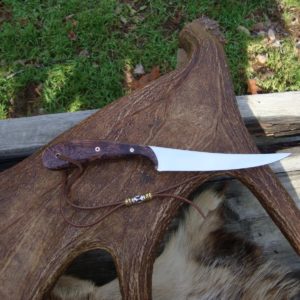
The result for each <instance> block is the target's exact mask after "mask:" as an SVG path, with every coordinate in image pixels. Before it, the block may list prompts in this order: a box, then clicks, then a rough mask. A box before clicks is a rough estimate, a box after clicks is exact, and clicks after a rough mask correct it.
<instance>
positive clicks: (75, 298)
mask: <svg viewBox="0 0 300 300" xmlns="http://www.w3.org/2000/svg"><path fill="white" fill-rule="evenodd" d="M223 198H224V196H222V194H220V193H217V192H216V191H214V190H211V189H209V190H206V191H204V192H202V193H201V194H200V195H198V196H196V197H195V199H194V201H195V203H197V204H198V205H199V207H201V209H202V210H203V212H204V214H205V219H203V218H201V217H200V216H199V214H198V213H197V212H196V210H195V209H193V208H192V207H189V208H188V209H187V210H186V212H185V214H184V217H183V219H182V220H181V222H180V224H179V226H178V228H177V230H176V231H175V232H173V233H172V234H171V236H170V238H169V240H168V242H167V243H166V245H165V248H164V251H163V252H162V254H161V255H160V256H159V257H158V258H157V259H156V261H155V264H154V271H153V280H152V286H153V287H152V295H153V299H154V300H171V299H172V300H182V299H188V300H196V299H201V300H209V299H230V300H234V299H245V300H246V299H255V300H257V299H264V300H268V299H276V300H277V299H278V300H279V299H293V300H295V299H300V281H299V279H297V278H293V276H292V275H291V273H290V271H289V270H287V269H285V268H284V267H282V266H279V265H277V264H276V263H275V262H274V261H271V260H268V259H266V258H265V257H264V255H263V252H262V250H261V248H260V247H259V246H258V245H256V244H254V243H253V242H251V241H249V240H247V239H245V237H242V236H240V235H238V234H236V233H232V232H230V231H228V229H226V227H225V223H226V222H225V221H226V210H225V209H224V206H223V205H222V203H223ZM51 299H55V300H71V299H72V300H84V299H90V300H92V299H93V300H94V299H95V300H96V299H97V300H117V299H121V295H120V290H119V285H118V280H117V279H115V280H113V281H111V282H110V283H108V284H106V285H103V286H100V287H99V286H96V285H95V284H94V283H92V282H91V281H86V280H81V279H77V278H75V277H71V276H66V275H64V276H62V277H61V278H60V279H59V280H58V282H57V283H56V285H55V287H54V289H53V290H52V292H51Z"/></svg>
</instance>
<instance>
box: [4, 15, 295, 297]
mask: <svg viewBox="0 0 300 300" xmlns="http://www.w3.org/2000/svg"><path fill="white" fill-rule="evenodd" d="M180 44H181V47H182V48H184V49H185V50H186V52H187V54H188V57H189V60H188V63H187V64H186V65H185V66H184V67H183V68H181V69H179V70H176V71H174V72H171V73H169V74H167V75H165V76H163V77H161V78H159V79H158V80H156V81H155V82H152V83H150V84H149V85H147V86H146V87H145V88H144V89H142V90H139V91H137V92H135V93H133V94H131V95H130V96H127V97H123V98H121V99H119V100H118V101H115V102H113V103H112V104H110V105H108V106H106V107H105V108H104V109H102V110H100V111H98V112H97V113H96V114H94V115H92V116H91V117H89V118H88V119H86V120H84V121H83V122H81V123H80V124H79V125H77V126H75V127H74V128H72V129H71V130H69V131H67V132H66V133H64V134H62V135H60V136H59V137H58V138H56V139H55V140H54V141H53V142H52V143H51V145H53V144H55V143H58V142H66V141H70V140H72V139H106V140H112V141H118V142H122V143H130V144H131V143H134V144H143V145H149V144H150V145H157V146H164V147H177V148H185V149H192V150H198V151H211V152H225V153H226V152H233V153H258V150H257V148H256V146H255V143H254V142H253V141H252V139H251V137H250V135H249V133H248V131H247V129H246V127H245V126H244V124H243V122H242V119H241V117H240V115H239V111H238V108H237V105H236V103H235V96H234V93H233V87H232V83H231V79H230V75H229V71H228V66H227V62H226V58H225V55H224V51H223V47H222V45H221V44H220V42H219V41H218V39H217V38H216V37H215V36H214V35H212V34H210V33H209V31H207V30H206V29H205V26H204V24H203V23H202V22H201V21H200V20H196V21H194V22H192V23H190V24H188V25H187V26H186V27H185V28H184V29H183V30H182V32H181V34H180ZM48 146H49V145H48ZM42 153H43V149H42V150H40V151H38V152H37V153H36V154H34V155H33V156H31V157H30V158H28V159H26V160H24V161H23V162H21V163H20V164H18V165H17V166H15V167H13V168H11V169H9V170H7V171H5V172H2V173H1V174H0V187H1V193H0V201H1V202H0V230H1V236H0V243H1V244H0V266H1V267H0V268H1V269H0V280H1V286H0V299H16V300H17V299H26V300H27V299H41V298H42V296H43V294H44V293H45V292H46V291H47V290H48V289H49V288H50V287H51V286H52V285H53V283H54V282H55V280H56V278H57V277H58V276H59V275H60V274H61V273H62V272H63V270H64V269H65V268H66V267H67V266H68V265H69V263H70V262H71V261H72V260H73V259H74V258H75V257H76V256H78V255H79V254H80V253H82V252H85V251H88V250H91V249H97V248H102V249H105V250H107V251H108V252H110V253H111V255H112V257H113V259H114V261H115V263H116V267H117V272H118V276H119V279H120V289H121V293H122V296H123V299H130V300H134V299H141V300H147V299H151V274H152V266H153V261H154V256H155V255H154V254H155V250H156V248H157V246H158V243H159V241H160V239H161V237H162V236H163V234H164V232H165V230H166V227H167V225H168V224H169V223H170V221H171V220H172V218H173V216H174V215H175V213H176V212H177V210H178V208H179V206H180V203H178V202H177V201H175V200H174V201H170V200H168V201H164V200H162V199H161V200H159V201H158V200H156V201H152V202H147V203H145V204H142V205H138V206H133V207H128V208H124V209H122V210H119V211H117V212H115V213H114V214H113V215H111V216H110V217H109V218H107V219H106V220H105V221H104V222H102V223H101V224H98V225H96V226H94V227H91V228H84V229H78V228H74V227H72V226H69V225H67V224H66V223H64V221H63V219H62V217H61V216H60V214H59V205H58V203H59V199H60V198H61V197H63V186H62V184H61V182H62V177H63V175H62V174H61V172H59V171H51V170H48V169H46V168H45V167H44V166H43V164H42ZM228 174H229V175H232V176H234V177H238V178H239V179H240V180H241V181H242V182H243V183H245V184H246V185H247V186H248V187H249V188H250V189H251V190H252V191H253V192H254V193H255V195H256V196H257V197H258V199H259V201H260V202H261V203H262V205H263V207H264V208H265V209H266V210H267V211H268V213H269V215H270V216H271V217H272V219H273V221H274V222H275V224H276V225H277V226H278V227H279V228H280V230H281V231H282V232H283V234H284V235H285V236H286V238H287V239H288V240H289V242H290V243H291V244H292V246H293V247H294V248H295V249H296V250H297V251H298V253H300V223H299V220H300V218H299V217H300V214H299V210H298V209H297V207H296V206H295V204H294V202H293V200H292V199H291V198H290V197H289V195H288V194H287V192H286V191H285V189H284V188H283V187H282V186H281V184H280V182H279V181H278V180H277V178H276V176H275V175H274V173H273V172H272V171H271V170H270V169H269V168H268V167H264V168H253V169H251V170H250V169H249V170H244V171H233V172H230V173H228ZM216 175H221V173H217V172H215V173H202V176H201V177H199V179H198V180H197V182H192V183H189V184H185V185H183V186H182V187H181V188H177V189H176V191H174V193H175V194H176V195H181V196H187V195H189V194H190V193H191V192H192V191H193V190H194V189H195V188H196V187H197V186H199V185H201V184H202V183H203V182H205V181H207V180H208V179H209V178H211V177H213V176H216ZM191 176H192V174H190V173H184V174H183V173H180V174H174V173H172V174H170V173H158V172H156V171H155V170H154V169H153V166H152V164H151V162H150V161H149V160H147V159H143V158H136V159H130V160H127V159H123V160H121V161H120V160H117V161H113V162H111V161H109V162H108V161H105V162H101V164H91V165H90V166H89V167H88V168H87V169H86V171H85V173H84V175H83V176H82V177H81V178H80V180H79V181H78V182H77V184H76V186H74V190H73V192H74V195H76V196H77V202H78V203H80V204H84V205H97V204H101V203H102V204H105V203H112V202H114V201H119V200H121V199H125V198H127V197H128V196H132V195H135V194H139V193H143V192H148V191H151V192H152V191H153V192H155V191H157V190H160V189H163V188H166V187H168V186H169V185H173V184H176V183H178V182H180V181H182V180H184V179H187V178H190V177H191ZM64 209H65V212H66V213H67V214H68V215H69V217H70V218H72V219H73V220H75V221H76V222H78V223H89V222H91V221H93V220H94V219H95V218H97V216H99V215H101V214H104V213H105V212H107V211H106V210H102V211H98V212H94V213H92V214H90V213H88V214H87V213H83V212H78V211H74V210H72V209H70V208H69V207H67V206H65V207H64Z"/></svg>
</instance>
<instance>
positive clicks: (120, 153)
mask: <svg viewBox="0 0 300 300" xmlns="http://www.w3.org/2000/svg"><path fill="white" fill-rule="evenodd" d="M136 155H138V156H144V157H146V158H148V159H150V160H151V161H152V162H153V163H154V165H155V168H156V169H157V171H161V172H166V171H173V172H190V171H224V170H236V169H245V168H252V167H258V166H262V165H267V164H270V163H273V162H275V161H278V160H281V159H283V158H285V157H287V156H289V155H290V153H272V154H240V153H212V152H199V151H191V150H182V149H173V148H164V147H157V146H143V145H134V144H121V143H116V142H112V141H106V140H78V141H70V142H62V143H58V144H55V145H52V146H50V147H48V148H46V149H45V150H44V153H43V164H44V166H45V167H47V168H49V169H56V170H58V169H64V168H68V167H70V162H69V161H67V160H66V159H65V158H68V160H70V159H71V160H75V161H78V162H81V163H85V162H89V161H94V160H102V159H116V158H125V157H131V156H136Z"/></svg>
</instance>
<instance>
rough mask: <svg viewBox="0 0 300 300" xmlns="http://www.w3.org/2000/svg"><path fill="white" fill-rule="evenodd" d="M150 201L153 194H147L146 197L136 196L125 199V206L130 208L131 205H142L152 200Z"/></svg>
mask: <svg viewBox="0 0 300 300" xmlns="http://www.w3.org/2000/svg"><path fill="white" fill-rule="evenodd" d="M150 199H152V194H151V193H147V194H144V195H136V196H134V197H132V198H127V199H125V205H127V206H130V205H133V204H138V203H141V202H143V201H147V200H150Z"/></svg>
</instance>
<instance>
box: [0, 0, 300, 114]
mask: <svg viewBox="0 0 300 300" xmlns="http://www.w3.org/2000/svg"><path fill="white" fill-rule="evenodd" d="M284 1H285V2H293V3H294V2H298V1H296V0H293V1H292V0H289V1H288V0H284ZM2 2H3V3H4V7H5V8H6V9H7V10H8V11H10V12H11V17H10V18H9V19H8V20H7V21H5V22H3V23H2V24H0V118H5V117H6V116H7V114H8V110H9V107H10V106H11V104H10V103H11V102H12V101H13V100H14V99H16V98H18V97H20V96H18V95H20V92H21V91H22V90H24V88H25V87H26V86H27V85H28V84H30V83H32V82H34V83H36V84H42V89H41V96H40V98H41V99H40V101H41V103H40V106H41V107H42V108H43V111H44V112H47V113H53V112H62V111H76V110H82V109H90V108H99V107H102V106H104V105H106V104H107V103H109V102H111V101H113V100H114V99H117V98H118V97H120V96H122V95H124V93H125V92H126V91H125V88H124V69H125V66H126V64H129V65H131V66H135V65H136V64H138V63H142V64H143V66H144V67H145V69H146V71H150V70H151V68H152V67H153V66H155V65H159V66H160V69H161V72H162V73H165V72H168V71H170V70H172V69H173V68H175V65H176V51H177V47H178V33H179V31H180V29H181V28H182V27H183V26H184V24H185V23H186V22H189V21H191V20H193V19H195V18H197V17H200V16H202V15H207V16H208V17H210V18H213V19H215V20H217V21H218V22H219V24H220V26H221V28H222V30H223V32H224V34H225V38H226V40H227V44H226V45H225V51H226V54H227V57H228V61H229V66H230V70H231V74H232V78H233V82H234V87H235V92H236V94H244V93H246V89H247V86H246V81H247V78H248V77H253V76H255V74H254V73H253V71H251V69H249V57H251V56H253V55H254V54H255V53H260V52H267V53H268V58H269V59H268V68H270V69H272V70H273V71H274V75H273V77H272V78H268V79H266V80H264V81H263V82H260V84H261V86H262V87H263V88H264V90H265V91H268V92H272V91H283V90H299V89H300V80H299V79H300V78H299V77H300V74H299V64H298V61H297V58H296V57H295V55H294V51H293V46H292V45H293V42H292V41H291V39H290V38H289V37H286V38H284V40H283V44H284V47H283V48H280V49H269V48H266V46H265V45H263V43H262V41H261V39H257V38H253V37H249V36H247V35H245V34H244V33H242V32H240V31H239V30H237V27H238V26H239V25H242V26H244V27H246V28H251V26H252V25H253V24H255V23H256V22H259V21H264V20H265V19H266V17H267V15H268V13H269V12H271V10H273V9H276V3H274V1H273V0H265V1H263V0H247V1H244V0H224V1H212V0H189V1H188V0H176V1H175V0H173V1H172V0H169V1H164V0H152V1H136V0H132V1H131V2H130V4H128V3H129V1H126V2H125V1H124V2H122V1H113V0H103V1H96V0H89V1H81V0H68V1H65V0H48V1H46V0H44V1H41V0H40V1H38V0H27V1H21V0H19V1H17V0H4V1H2ZM289 4H290V3H287V4H286V5H289ZM0 9H1V7H0ZM71 14H72V15H74V16H73V17H72V18H69V20H66V17H67V16H69V15H71ZM178 15H180V16H181V18H180V20H179V19H178V18H177V17H178ZM174 20H175V21H174ZM176 20H179V24H176ZM72 21H73V24H72ZM174 22H175V23H174ZM70 31H73V32H74V33H75V34H76V37H77V38H76V40H71V39H70V38H69V37H68V34H70ZM82 54H85V55H82ZM87 54H88V55H87Z"/></svg>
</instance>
